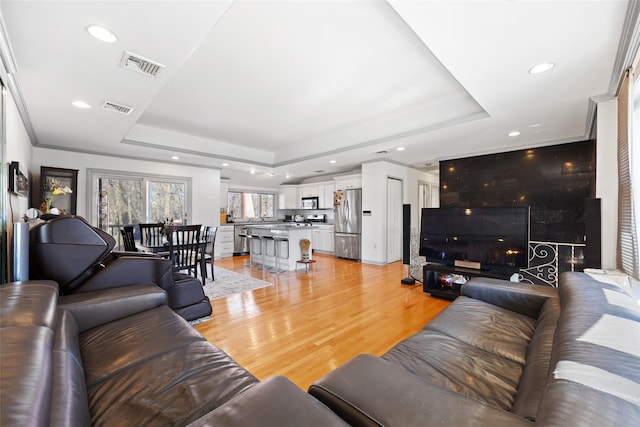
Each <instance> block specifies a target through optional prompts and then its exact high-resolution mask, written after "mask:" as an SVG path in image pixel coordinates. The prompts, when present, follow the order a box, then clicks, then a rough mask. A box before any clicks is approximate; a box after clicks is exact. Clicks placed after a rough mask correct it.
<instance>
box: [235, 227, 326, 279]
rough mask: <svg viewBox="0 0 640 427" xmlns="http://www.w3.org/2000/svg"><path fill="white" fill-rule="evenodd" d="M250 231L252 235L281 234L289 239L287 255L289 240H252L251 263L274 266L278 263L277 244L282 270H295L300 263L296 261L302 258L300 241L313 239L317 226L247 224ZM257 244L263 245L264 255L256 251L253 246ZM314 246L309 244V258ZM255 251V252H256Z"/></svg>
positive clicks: (279, 264) (279, 263) (255, 246)
mask: <svg viewBox="0 0 640 427" xmlns="http://www.w3.org/2000/svg"><path fill="white" fill-rule="evenodd" d="M247 228H248V229H249V233H250V234H251V235H252V236H274V237H275V236H280V237H286V238H288V239H289V242H288V243H289V245H288V253H289V257H288V258H286V256H287V242H282V241H277V240H261V239H260V240H259V239H255V241H253V242H252V244H251V248H250V250H249V253H250V257H251V263H252V264H254V263H256V264H257V263H264V265H265V266H266V267H268V268H274V267H275V265H276V257H275V245H278V248H279V250H280V259H279V260H278V266H279V268H280V269H281V270H286V271H294V270H296V266H297V265H298V264H297V263H296V261H299V260H301V259H302V249H301V248H300V241H301V240H303V239H307V240H309V242H311V241H312V233H313V229H314V228H315V227H313V226H297V225H293V224H281V223H280V224H261V225H249V226H247ZM257 245H261V246H262V250H261V252H262V257H261V255H260V252H258V251H254V250H253V248H257V247H258V246H257ZM312 249H313V248H312V247H311V246H309V258H311V256H312ZM254 252H255V253H254Z"/></svg>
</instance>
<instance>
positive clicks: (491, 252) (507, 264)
mask: <svg viewBox="0 0 640 427" xmlns="http://www.w3.org/2000/svg"><path fill="white" fill-rule="evenodd" d="M528 248H529V206H514V207H499V208H493V207H482V208H423V209H422V219H421V228H420V251H419V254H420V255H421V256H424V257H426V259H427V261H428V262H436V263H440V264H446V265H455V264H456V261H467V262H474V263H480V268H481V269H484V270H502V271H505V270H512V271H516V270H517V269H518V268H527V267H528V261H529V257H528Z"/></svg>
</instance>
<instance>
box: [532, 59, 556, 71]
mask: <svg viewBox="0 0 640 427" xmlns="http://www.w3.org/2000/svg"><path fill="white" fill-rule="evenodd" d="M555 66H556V64H554V63H553V62H543V63H542V64H538V65H536V66H535V67H533V68H532V69H530V70H529V74H540V73H544V72H545V71H549V70H550V69H552V68H553V67H555Z"/></svg>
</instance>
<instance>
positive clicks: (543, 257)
mask: <svg viewBox="0 0 640 427" xmlns="http://www.w3.org/2000/svg"><path fill="white" fill-rule="evenodd" d="M585 247H586V245H585V244H584V243H558V242H537V241H530V242H529V268H522V269H520V275H519V280H520V281H521V282H529V283H536V284H544V285H549V286H558V277H559V276H560V273H563V272H565V271H582V268H583V267H582V266H583V265H584V248H585Z"/></svg>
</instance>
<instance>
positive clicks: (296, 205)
mask: <svg viewBox="0 0 640 427" xmlns="http://www.w3.org/2000/svg"><path fill="white" fill-rule="evenodd" d="M278 209H300V196H299V194H298V186H297V185H282V186H280V190H279V191H278Z"/></svg>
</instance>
